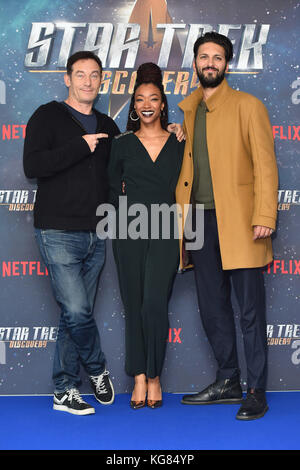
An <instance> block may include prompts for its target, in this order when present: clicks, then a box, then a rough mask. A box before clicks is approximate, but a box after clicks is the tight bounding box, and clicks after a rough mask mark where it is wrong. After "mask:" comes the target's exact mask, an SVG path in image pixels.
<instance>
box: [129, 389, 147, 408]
mask: <svg viewBox="0 0 300 470" xmlns="http://www.w3.org/2000/svg"><path fill="white" fill-rule="evenodd" d="M146 397H147V388H146V393H145V399H144V400H130V408H131V409H133V410H139V409H140V408H144V407H145V406H146Z"/></svg>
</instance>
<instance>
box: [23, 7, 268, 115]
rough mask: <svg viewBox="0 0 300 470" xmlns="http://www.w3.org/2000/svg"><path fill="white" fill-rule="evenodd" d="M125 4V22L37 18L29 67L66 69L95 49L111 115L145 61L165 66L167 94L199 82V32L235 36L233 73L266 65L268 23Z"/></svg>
mask: <svg viewBox="0 0 300 470" xmlns="http://www.w3.org/2000/svg"><path fill="white" fill-rule="evenodd" d="M116 4H117V2H116ZM125 8H127V10H126V11H125V12H124V8H123V16H122V19H123V18H124V16H125V18H126V16H127V18H128V22H127V23H124V22H120V21H118V18H117V17H116V18H114V20H115V22H114V23H113V22H111V21H110V22H104V21H103V19H102V21H101V18H98V17H97V22H87V21H83V22H78V23H76V22H63V23H57V22H44V21H41V22H33V23H32V25H31V31H30V34H29V39H28V45H27V51H26V52H25V58H24V65H25V67H26V68H27V70H28V71H29V72H32V73H53V72H63V71H64V69H65V68H66V63H67V60H68V57H69V56H70V55H71V54H72V53H73V52H76V51H78V50H90V51H93V52H94V53H95V54H97V55H98V56H99V58H100V59H101V61H102V64H103V68H104V69H106V70H104V74H103V83H102V86H101V89H100V93H102V94H110V107H109V114H110V116H112V117H113V118H115V117H116V116H117V115H118V113H119V112H120V111H121V110H122V109H123V108H124V106H125V105H126V103H127V102H128V100H129V99H130V95H131V94H132V91H133V87H134V83H135V78H136V72H135V70H136V69H137V68H138V66H139V65H140V64H141V63H143V62H155V63H157V64H158V65H159V66H160V67H161V68H162V69H163V81H164V86H165V90H166V93H167V94H171V93H173V94H175V95H176V94H181V95H186V94H189V93H190V91H191V89H192V88H194V87H197V86H198V85H197V77H196V74H195V73H194V72H193V71H192V62H193V44H194V42H195V41H196V39H197V37H198V36H200V35H201V34H205V33H206V32H209V31H212V30H216V31H218V32H219V33H221V34H224V35H225V36H228V37H230V39H232V42H233V45H234V52H235V56H234V61H233V62H232V63H231V64H230V70H229V73H247V74H249V73H250V74H251V73H253V74H256V73H259V71H261V70H262V69H263V49H264V47H265V45H266V43H267V39H268V34H269V30H270V25H269V24H257V23H253V24H218V25H214V24H202V23H194V22H193V18H191V17H189V16H188V13H187V10H186V8H185V9H184V11H182V12H181V13H180V18H178V19H177V18H176V17H175V16H174V12H173V14H172V16H171V14H170V12H169V9H168V5H167V2H166V1H165V0H137V1H136V2H135V4H134V6H133V7H132V6H131V5H128V7H125ZM182 8H184V7H182ZM182 18H183V19H182ZM123 21H124V20H123Z"/></svg>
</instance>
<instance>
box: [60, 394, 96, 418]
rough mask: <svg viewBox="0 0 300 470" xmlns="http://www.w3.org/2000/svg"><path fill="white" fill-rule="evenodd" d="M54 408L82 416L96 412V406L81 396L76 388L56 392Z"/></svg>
mask: <svg viewBox="0 0 300 470" xmlns="http://www.w3.org/2000/svg"><path fill="white" fill-rule="evenodd" d="M53 409H54V410H58V411H67V412H68V413H72V414H73V415H81V416H83V415H91V414H94V413H95V408H93V407H92V406H91V405H89V404H88V403H86V402H85V401H84V400H83V399H82V398H81V396H80V394H79V391H78V390H77V389H76V388H72V389H70V390H66V391H65V392H63V393H54V399H53Z"/></svg>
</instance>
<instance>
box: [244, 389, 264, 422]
mask: <svg viewBox="0 0 300 470" xmlns="http://www.w3.org/2000/svg"><path fill="white" fill-rule="evenodd" d="M268 409H269V407H268V404H267V400H266V395H265V392H264V391H263V390H251V391H250V390H248V392H247V396H246V398H245V399H244V400H243V401H242V406H241V407H240V409H239V411H238V413H237V415H236V419H241V420H244V421H250V420H251V419H258V418H262V417H263V416H264V415H265V414H266V412H267V411H268Z"/></svg>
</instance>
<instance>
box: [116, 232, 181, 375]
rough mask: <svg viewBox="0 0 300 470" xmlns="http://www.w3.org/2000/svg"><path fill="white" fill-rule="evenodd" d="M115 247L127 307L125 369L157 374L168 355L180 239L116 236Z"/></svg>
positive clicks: (137, 372)
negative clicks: (123, 238)
mask: <svg viewBox="0 0 300 470" xmlns="http://www.w3.org/2000/svg"><path fill="white" fill-rule="evenodd" d="M113 250H114V256H115V260H116V265H117V269H118V276H119V283H120V291H121V296H122V301H123V304H124V309H125V354H126V355H125V370H126V372H127V374H128V375H131V376H134V375H138V374H145V375H146V376H147V377H150V378H154V377H156V376H159V375H161V372H162V368H163V362H164V358H165V351H166V345H167V342H166V341H167V336H168V332H169V319H168V300H169V297H170V293H171V289H172V285H173V281H174V277H175V274H176V270H177V267H178V260H179V244H178V240H176V239H174V240H173V239H171V240H161V239H160V240H148V239H147V240H143V239H137V240H133V239H130V238H128V239H126V240H113Z"/></svg>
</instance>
